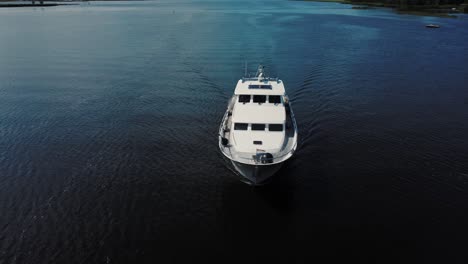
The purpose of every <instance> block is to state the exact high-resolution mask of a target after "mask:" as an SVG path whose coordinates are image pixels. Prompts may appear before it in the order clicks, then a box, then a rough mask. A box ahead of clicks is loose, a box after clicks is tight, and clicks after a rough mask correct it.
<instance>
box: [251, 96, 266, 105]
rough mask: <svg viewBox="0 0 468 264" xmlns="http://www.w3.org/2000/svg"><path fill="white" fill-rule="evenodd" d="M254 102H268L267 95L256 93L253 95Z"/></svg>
mask: <svg viewBox="0 0 468 264" xmlns="http://www.w3.org/2000/svg"><path fill="white" fill-rule="evenodd" d="M253 102H254V103H259V104H261V103H265V102H266V95H254V96H253Z"/></svg>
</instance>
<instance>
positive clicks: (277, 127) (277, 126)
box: [268, 124, 283, 131]
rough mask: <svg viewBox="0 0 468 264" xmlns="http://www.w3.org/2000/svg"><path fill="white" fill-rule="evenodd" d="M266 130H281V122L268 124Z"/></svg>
mask: <svg viewBox="0 0 468 264" xmlns="http://www.w3.org/2000/svg"><path fill="white" fill-rule="evenodd" d="M268 130H270V131H283V124H269V125H268Z"/></svg>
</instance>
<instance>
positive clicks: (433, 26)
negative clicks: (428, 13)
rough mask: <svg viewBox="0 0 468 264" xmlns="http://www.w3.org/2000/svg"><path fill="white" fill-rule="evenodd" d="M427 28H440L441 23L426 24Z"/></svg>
mask: <svg viewBox="0 0 468 264" xmlns="http://www.w3.org/2000/svg"><path fill="white" fill-rule="evenodd" d="M426 27H427V28H440V26H439V25H436V24H428V25H426Z"/></svg>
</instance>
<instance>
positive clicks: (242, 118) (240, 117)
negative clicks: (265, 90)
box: [232, 103, 286, 124]
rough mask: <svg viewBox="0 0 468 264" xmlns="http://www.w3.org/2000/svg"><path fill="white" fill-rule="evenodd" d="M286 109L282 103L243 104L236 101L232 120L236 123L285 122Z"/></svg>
mask: <svg viewBox="0 0 468 264" xmlns="http://www.w3.org/2000/svg"><path fill="white" fill-rule="evenodd" d="M285 120H286V111H285V109H284V107H283V106H282V105H274V104H262V105H261V106H259V105H258V104H255V103H251V104H242V103H236V104H235V105H234V109H233V115H232V121H233V122H236V123H262V124H265V123H271V124H283V123H284V122H285Z"/></svg>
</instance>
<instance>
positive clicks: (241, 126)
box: [234, 123, 249, 130]
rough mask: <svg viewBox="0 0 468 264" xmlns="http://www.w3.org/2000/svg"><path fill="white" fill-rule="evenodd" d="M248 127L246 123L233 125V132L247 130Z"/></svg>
mask: <svg viewBox="0 0 468 264" xmlns="http://www.w3.org/2000/svg"><path fill="white" fill-rule="evenodd" d="M248 127H249V124H247V123H234V130H247V128H248Z"/></svg>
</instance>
